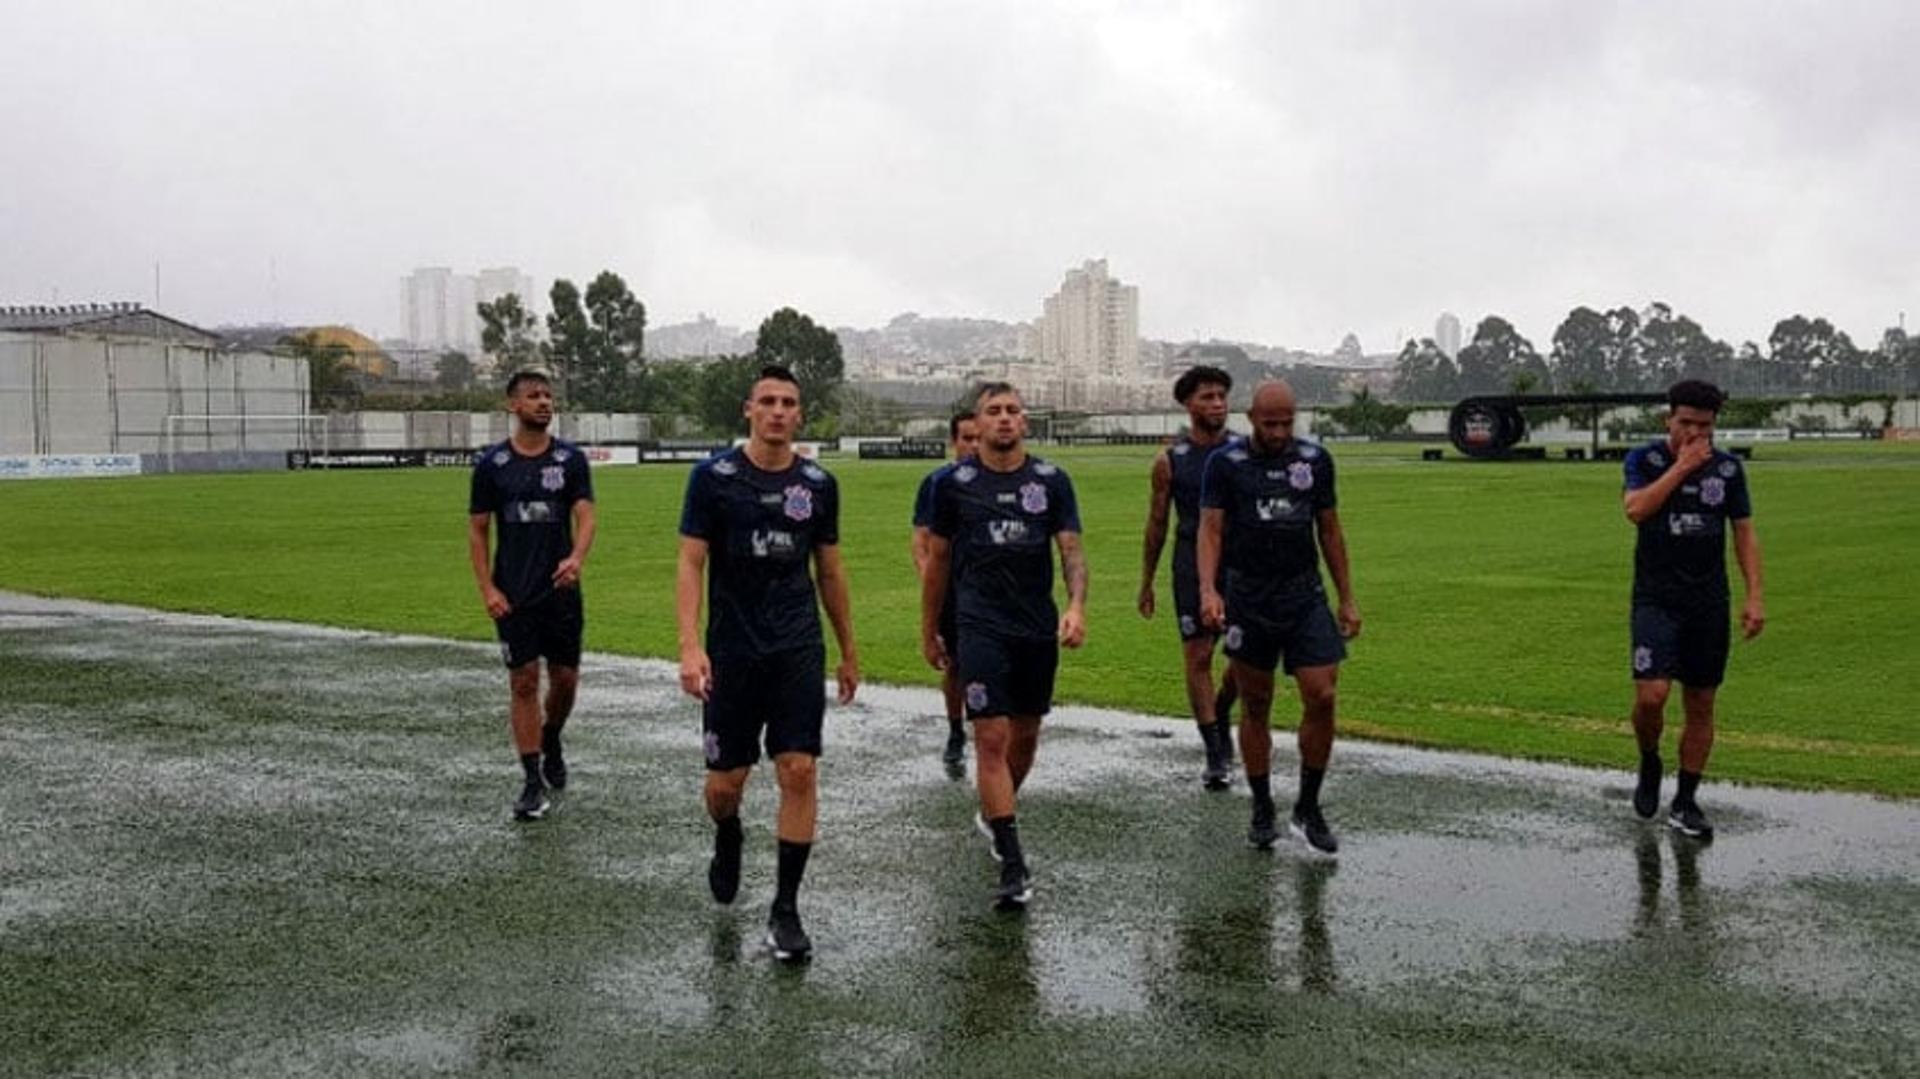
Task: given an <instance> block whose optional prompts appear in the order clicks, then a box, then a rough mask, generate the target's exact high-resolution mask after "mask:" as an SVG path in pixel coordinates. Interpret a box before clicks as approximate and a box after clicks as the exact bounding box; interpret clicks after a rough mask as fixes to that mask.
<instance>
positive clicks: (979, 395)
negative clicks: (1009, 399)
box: [973, 382, 1020, 408]
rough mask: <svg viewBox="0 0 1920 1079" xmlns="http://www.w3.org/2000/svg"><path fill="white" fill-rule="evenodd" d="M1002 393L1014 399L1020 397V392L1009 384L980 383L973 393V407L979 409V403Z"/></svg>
mask: <svg viewBox="0 0 1920 1079" xmlns="http://www.w3.org/2000/svg"><path fill="white" fill-rule="evenodd" d="M1003 393H1010V394H1012V395H1014V396H1015V397H1019V396H1020V391H1019V390H1018V389H1015V388H1014V385H1013V383H1011V382H982V383H981V384H980V385H979V386H978V387H977V388H976V389H975V390H974V391H973V407H975V408H979V407H980V402H982V401H984V400H986V399H987V398H989V397H998V396H1000V395H1001V394H1003Z"/></svg>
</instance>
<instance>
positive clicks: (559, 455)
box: [553, 450, 573, 465]
mask: <svg viewBox="0 0 1920 1079" xmlns="http://www.w3.org/2000/svg"><path fill="white" fill-rule="evenodd" d="M571 456H573V455H572V454H570V453H568V452H567V451H566V450H554V451H553V459H554V460H556V461H558V462H560V463H561V464H563V465H564V464H566V463H567V458H569V457H571Z"/></svg>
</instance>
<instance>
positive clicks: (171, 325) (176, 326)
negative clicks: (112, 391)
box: [0, 303, 220, 345]
mask: <svg viewBox="0 0 1920 1079" xmlns="http://www.w3.org/2000/svg"><path fill="white" fill-rule="evenodd" d="M0 330H10V331H15V332H19V333H60V334H69V333H73V334H105V335H110V336H115V337H142V338H148V339H151V340H159V341H174V342H180V343H184V344H195V345H212V344H216V343H218V342H219V340H220V335H219V334H217V333H214V332H212V331H211V330H203V329H201V328H200V327H198V326H195V325H192V324H191V323H186V322H182V321H180V320H179V319H177V318H169V317H168V316H166V315H163V314H161V313H159V312H158V311H149V310H148V309H147V308H145V307H143V306H141V305H140V304H138V303H74V304H11V305H4V306H0Z"/></svg>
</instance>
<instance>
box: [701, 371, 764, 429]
mask: <svg viewBox="0 0 1920 1079" xmlns="http://www.w3.org/2000/svg"><path fill="white" fill-rule="evenodd" d="M761 366H762V364H761V362H760V358H759V356H757V355H751V354H749V355H745V356H722V357H720V358H719V359H717V360H714V361H713V362H712V363H709V364H706V365H704V366H703V367H701V368H700V390H699V408H698V411H697V412H696V415H697V416H698V417H699V419H700V426H701V428H702V429H703V430H705V431H706V432H707V433H708V434H711V435H722V436H725V437H728V438H731V437H734V436H736V435H741V434H745V433H746V429H747V419H746V416H745V415H744V414H743V413H742V412H741V406H742V405H744V404H745V403H746V400H747V394H749V393H751V392H753V383H754V379H755V378H757V377H758V376H759V374H760V368H761Z"/></svg>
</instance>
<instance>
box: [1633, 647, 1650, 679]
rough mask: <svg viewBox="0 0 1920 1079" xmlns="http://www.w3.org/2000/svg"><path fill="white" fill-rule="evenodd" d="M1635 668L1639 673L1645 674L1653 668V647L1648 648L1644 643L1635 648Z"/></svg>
mask: <svg viewBox="0 0 1920 1079" xmlns="http://www.w3.org/2000/svg"><path fill="white" fill-rule="evenodd" d="M1633 669H1634V671H1635V672H1636V673H1638V674H1645V673H1647V672H1648V671H1650V670H1652V669H1653V649H1651V648H1648V647H1647V646H1646V645H1644V644H1643V645H1641V646H1640V647H1638V648H1635V649H1634V650H1633Z"/></svg>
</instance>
